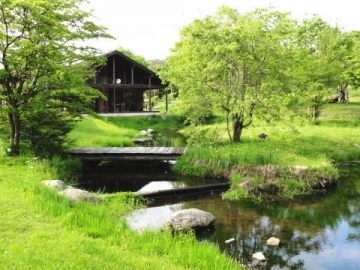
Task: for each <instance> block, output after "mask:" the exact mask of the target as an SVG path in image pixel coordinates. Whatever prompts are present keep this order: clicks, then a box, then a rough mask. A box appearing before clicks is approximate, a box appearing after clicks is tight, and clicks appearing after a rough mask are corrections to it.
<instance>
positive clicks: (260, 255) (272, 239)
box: [225, 237, 280, 262]
mask: <svg viewBox="0 0 360 270" xmlns="http://www.w3.org/2000/svg"><path fill="white" fill-rule="evenodd" d="M232 242H235V238H230V239H228V240H226V241H225V243H226V244H230V243H232ZM266 245H267V246H270V247H277V246H279V245H280V239H279V238H276V237H270V238H269V239H268V240H266ZM252 258H253V259H255V260H257V261H260V262H262V261H266V257H265V255H264V254H263V253H262V252H260V251H259V252H256V253H254V254H253V255H252Z"/></svg>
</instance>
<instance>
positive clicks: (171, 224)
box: [162, 208, 215, 231]
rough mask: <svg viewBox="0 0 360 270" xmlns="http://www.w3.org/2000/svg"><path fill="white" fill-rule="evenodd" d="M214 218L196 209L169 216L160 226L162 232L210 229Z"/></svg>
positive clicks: (184, 210)
mask: <svg viewBox="0 0 360 270" xmlns="http://www.w3.org/2000/svg"><path fill="white" fill-rule="evenodd" d="M214 222H215V217H214V215H212V214H211V213H209V212H205V211H202V210H199V209H196V208H190V209H183V210H180V211H177V212H175V213H173V214H172V215H171V216H169V217H168V218H167V219H166V221H165V223H164V224H163V225H162V229H163V230H175V231H183V230H189V229H195V230H197V229H202V228H207V227H211V226H212V225H213V224H214Z"/></svg>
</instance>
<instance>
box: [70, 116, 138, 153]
mask: <svg viewBox="0 0 360 270" xmlns="http://www.w3.org/2000/svg"><path fill="white" fill-rule="evenodd" d="M137 134H138V132H137V131H136V130H133V129H128V128H120V127H118V126H116V125H114V124H112V123H110V122H107V121H103V120H101V119H97V118H92V117H87V118H85V119H83V120H81V121H80V122H78V123H77V124H76V126H75V128H74V129H73V130H72V131H71V132H70V133H69V134H68V138H69V140H70V141H72V144H73V145H76V146H78V147H86V146H88V147H91V146H93V147H115V146H117V147H121V146H130V145H132V138H134V137H135V136H136V135H137Z"/></svg>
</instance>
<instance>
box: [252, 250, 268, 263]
mask: <svg viewBox="0 0 360 270" xmlns="http://www.w3.org/2000/svg"><path fill="white" fill-rule="evenodd" d="M252 257H253V259H256V260H258V261H265V260H266V258H265V256H264V254H262V253H261V252H256V253H254V254H253V255H252Z"/></svg>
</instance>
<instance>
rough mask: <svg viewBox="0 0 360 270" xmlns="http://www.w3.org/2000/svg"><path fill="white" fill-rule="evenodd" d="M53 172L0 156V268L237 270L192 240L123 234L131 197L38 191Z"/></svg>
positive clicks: (42, 164)
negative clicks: (93, 199) (88, 199)
mask: <svg viewBox="0 0 360 270" xmlns="http://www.w3.org/2000/svg"><path fill="white" fill-rule="evenodd" d="M54 172H55V171H54V170H53V168H51V166H50V163H49V162H48V161H45V160H38V159H33V158H29V157H16V158H15V157H3V156H0V189H1V190H2V191H3V193H2V195H1V196H0V213H1V219H0V227H1V228H2V229H1V231H0V238H1V242H0V261H1V268H2V269H168V268H169V267H170V268H172V269H239V268H241V266H239V264H238V263H236V262H234V261H232V260H231V259H229V258H227V257H226V256H225V255H223V254H221V253H219V251H218V248H217V247H215V246H214V245H212V244H210V243H207V242H204V243H198V242H197V241H196V240H195V237H194V236H192V235H179V236H177V237H173V236H172V235H170V234H168V233H161V232H150V231H148V232H143V233H142V234H139V233H137V232H134V231H132V230H130V229H129V228H128V226H127V225H126V223H125V219H124V215H125V214H127V213H128V212H129V211H130V210H132V209H134V208H136V207H138V206H139V205H141V201H139V198H138V197H136V196H134V195H132V194H128V193H119V194H116V195H114V196H111V197H108V198H107V199H104V200H101V201H100V202H99V203H98V204H96V205H93V204H88V203H72V202H69V201H68V200H66V199H64V198H63V197H61V196H59V195H58V194H56V192H55V191H53V190H50V189H48V188H46V187H44V186H43V185H42V184H41V181H42V180H45V179H56V178H57V175H55V174H54ZM139 203H140V204H139Z"/></svg>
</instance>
